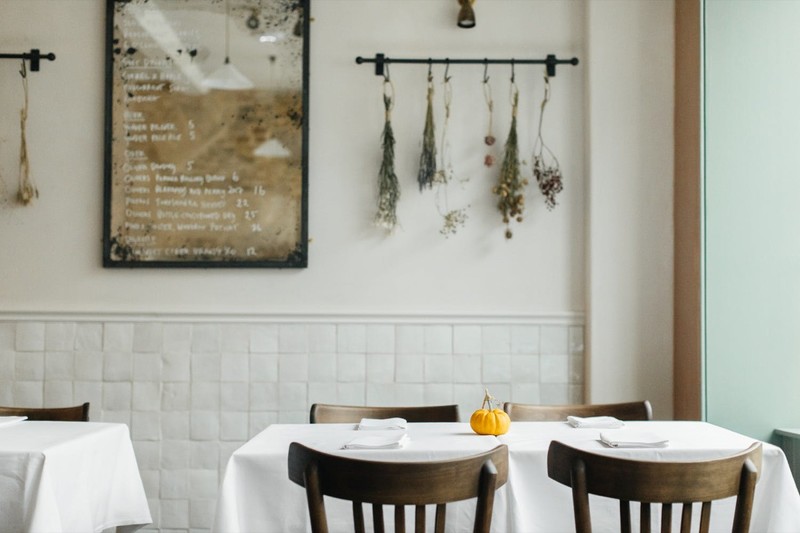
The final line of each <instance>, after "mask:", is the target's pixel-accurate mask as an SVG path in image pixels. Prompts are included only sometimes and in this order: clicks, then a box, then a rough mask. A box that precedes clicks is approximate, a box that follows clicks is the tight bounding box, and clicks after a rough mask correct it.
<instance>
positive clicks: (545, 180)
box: [533, 74, 564, 209]
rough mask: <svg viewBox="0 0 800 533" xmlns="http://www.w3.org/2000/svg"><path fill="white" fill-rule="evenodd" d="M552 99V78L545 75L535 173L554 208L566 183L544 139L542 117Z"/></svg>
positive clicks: (548, 204) (546, 198) (547, 201)
mask: <svg viewBox="0 0 800 533" xmlns="http://www.w3.org/2000/svg"><path fill="white" fill-rule="evenodd" d="M549 101H550V78H549V76H547V74H545V76H544V98H543V99H542V106H541V111H540V113H539V133H538V135H537V136H536V142H534V144H533V175H534V177H536V182H537V183H538V184H539V190H540V191H541V192H542V194H543V195H544V203H545V205H546V206H547V208H548V209H553V208H554V207H555V206H556V204H557V202H556V195H557V194H558V193H560V192H561V191H562V190H564V183H563V181H562V177H561V168H560V167H559V165H558V159H556V156H555V154H553V152H552V151H551V150H550V148H548V147H547V145H546V144H544V141H543V140H542V119H543V118H544V107H545V105H547V102H549Z"/></svg>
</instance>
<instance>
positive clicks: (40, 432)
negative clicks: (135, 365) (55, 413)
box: [0, 421, 152, 533]
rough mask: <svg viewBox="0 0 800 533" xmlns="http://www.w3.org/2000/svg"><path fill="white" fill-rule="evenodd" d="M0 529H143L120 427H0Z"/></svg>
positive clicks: (143, 512)
mask: <svg viewBox="0 0 800 533" xmlns="http://www.w3.org/2000/svg"><path fill="white" fill-rule="evenodd" d="M0 517H2V519H0V531H2V532H6V531H8V532H12V531H13V532H23V531H24V532H47V533H56V532H65V533H66V532H69V533H74V532H82V533H83V532H92V531H102V530H103V529H108V528H112V527H117V526H130V527H128V528H126V529H136V526H142V525H145V524H149V523H150V522H151V521H152V520H151V518H150V510H149V508H148V506H147V499H146V498H145V494H144V488H143V487H142V480H141V477H140V476H139V470H138V468H137V466H136V457H135V456H134V454H133V446H132V445H131V440H130V436H129V433H128V426H126V425H124V424H106V423H95V422H34V421H24V422H19V423H16V424H14V425H10V426H5V427H2V428H0Z"/></svg>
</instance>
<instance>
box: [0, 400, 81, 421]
mask: <svg viewBox="0 0 800 533" xmlns="http://www.w3.org/2000/svg"><path fill="white" fill-rule="evenodd" d="M0 416H27V417H28V420H55V421H64V422H88V421H89V402H86V403H84V404H81V405H75V406H72V407H0Z"/></svg>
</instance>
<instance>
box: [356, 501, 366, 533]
mask: <svg viewBox="0 0 800 533" xmlns="http://www.w3.org/2000/svg"><path fill="white" fill-rule="evenodd" d="M353 529H354V530H355V533H365V527H364V508H363V507H362V506H361V502H353Z"/></svg>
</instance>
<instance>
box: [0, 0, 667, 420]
mask: <svg viewBox="0 0 800 533" xmlns="http://www.w3.org/2000/svg"><path fill="white" fill-rule="evenodd" d="M103 4H104V2H102V1H101V0H58V2H55V1H53V0H3V1H2V7H1V8H0V9H2V17H0V48H2V49H3V50H4V51H6V50H10V51H17V50H25V49H29V48H32V47H38V48H41V49H42V50H43V51H53V52H55V53H56V54H57V55H58V59H57V60H56V61H55V62H53V63H45V64H44V65H43V67H42V71H41V72H39V73H36V74H33V75H31V80H30V83H31V96H30V99H31V112H30V121H29V125H28V141H29V146H30V156H31V164H32V169H33V175H34V178H35V180H36V182H37V184H38V187H39V190H40V192H41V198H40V199H39V201H38V202H37V203H35V204H34V205H33V206H32V207H27V208H21V207H17V206H14V205H7V206H5V207H2V208H0V257H2V261H0V312H2V311H5V312H11V313H13V312H24V311H32V312H40V311H43V312H68V313H69V312H88V313H97V312H99V313H103V312H123V313H133V314H136V313H140V314H150V313H157V314H169V313H193V312H199V313H209V314H218V315H226V314H229V313H256V314H258V313H274V314H281V313H291V314H298V315H300V316H303V315H309V314H314V313H332V314H348V313H351V314H352V313H355V314H358V313H363V314H375V313H377V314H393V315H398V314H399V315H412V316H414V315H431V314H433V315H436V314H450V315H461V314H467V315H482V316H519V315H548V314H550V315H553V314H554V315H564V314H566V315H572V314H573V313H579V314H580V313H582V312H583V311H585V310H587V306H588V310H589V312H590V315H589V317H588V320H587V325H588V327H589V335H588V336H587V341H588V344H587V345H588V348H589V350H591V354H592V362H591V374H590V377H589V379H588V381H589V387H590V390H591V394H592V396H591V399H592V400H595V401H605V400H616V399H628V398H633V397H648V398H650V399H651V400H652V401H653V402H654V405H655V409H656V414H657V416H659V417H668V416H669V415H670V413H671V407H670V406H671V403H672V402H671V357H672V346H671V331H672V325H671V316H672V304H671V302H672V298H671V293H672V267H671V260H672V231H671V217H672V214H671V213H672V194H671V191H672V187H671V183H672V177H671V176H672V163H671V161H672V159H671V158H672V106H673V100H672V58H673V46H672V44H673V43H672V20H673V19H672V8H673V1H672V0H662V1H657V2H640V1H638V0H603V1H599V0H591V1H589V0H586V1H579V0H572V1H559V0H480V1H479V2H477V3H476V9H477V17H478V26H477V27H476V28H475V29H472V30H463V29H459V28H457V27H456V26H455V17H456V13H457V6H456V5H455V2H453V1H451V0H313V7H312V15H313V17H314V22H313V24H312V29H311V43H312V56H311V113H310V125H311V135H310V146H311V148H310V159H311V166H310V209H309V211H310V221H309V222H310V226H309V227H310V232H309V234H310V236H311V237H312V238H313V242H312V243H311V244H310V259H309V268H308V269H307V270H302V271H298V270H286V271H264V270H233V271H218V270H211V271H207V270H186V269H181V270H134V271H127V270H104V269H102V268H101V266H100V264H101V260H100V258H101V226H102V218H101V205H102V151H103V137H102V124H103V107H102V105H103V98H104V95H103V89H102V88H103V75H104V73H103V21H104V7H103ZM376 52H384V53H386V54H389V55H395V56H424V57H426V56H429V55H434V56H452V57H469V56H472V57H509V56H515V57H541V56H544V55H545V54H547V53H556V54H558V55H559V56H564V57H570V56H573V55H574V56H578V57H580V59H581V64H580V65H579V66H578V67H563V68H559V70H558V74H557V76H556V77H555V78H554V79H553V81H552V85H553V98H552V101H551V103H550V104H549V106H548V115H547V117H546V119H545V127H546V130H545V134H546V136H547V137H546V139H547V140H548V141H549V145H550V146H551V148H552V149H553V150H554V151H555V153H556V154H557V155H558V156H559V159H560V161H561V164H562V169H563V171H564V175H565V177H566V190H565V191H564V193H563V194H562V196H561V197H560V202H561V205H560V206H559V207H558V208H557V209H556V210H555V211H553V212H547V211H546V209H545V208H544V206H543V204H542V203H541V202H539V201H535V202H534V201H531V202H530V204H529V212H528V215H527V216H526V220H525V222H524V223H523V224H522V225H521V227H519V228H518V229H517V230H516V232H515V233H516V236H515V237H514V239H512V240H511V241H510V242H506V241H505V240H504V239H503V236H502V233H503V226H502V224H501V223H500V222H499V215H498V214H497V213H496V211H495V209H494V200H493V198H492V197H491V195H490V194H489V189H490V187H491V185H492V182H493V178H492V177H491V176H490V175H489V173H488V172H487V171H486V170H485V169H484V167H483V166H482V163H481V161H482V154H483V145H482V144H481V139H482V137H483V135H484V128H485V124H486V123H485V120H486V118H485V111H484V107H483V106H484V103H483V97H482V93H481V86H480V81H481V77H482V72H481V70H482V69H481V68H480V67H456V66H454V67H453V68H451V74H452V75H453V86H454V101H453V113H454V115H453V117H452V119H451V128H450V131H451V134H452V135H451V142H452V146H453V155H454V161H455V163H456V172H457V173H458V174H459V175H461V176H463V177H469V179H470V181H469V183H468V184H467V185H466V186H465V189H464V190H463V191H459V192H457V193H454V194H453V195H452V197H451V201H452V202H453V204H456V205H460V204H461V202H463V203H469V204H470V205H471V206H472V207H471V211H470V220H469V222H468V226H467V228H465V229H464V230H463V232H462V233H460V234H458V235H456V236H454V237H451V238H450V239H444V238H442V237H441V236H440V235H439V234H438V228H439V219H438V215H437V214H436V210H435V206H434V201H433V198H432V197H430V196H429V195H425V196H422V197H420V195H419V193H418V192H417V191H416V185H415V172H416V161H417V159H418V150H419V139H420V137H421V130H422V122H423V113H424V77H425V67H411V66H407V67H401V66H396V68H393V69H392V77H393V79H394V82H395V86H396V90H397V105H396V108H395V120H394V122H395V133H396V136H397V139H398V147H397V148H398V152H397V153H398V160H397V165H398V169H399V172H400V176H401V179H403V181H404V185H403V191H402V192H403V199H402V204H401V207H400V213H399V214H400V217H401V220H402V224H403V228H402V230H400V231H398V232H397V233H396V234H395V235H393V236H391V237H384V236H383V235H382V234H381V232H380V231H379V230H377V229H375V228H373V227H372V226H371V225H370V222H371V219H372V216H373V212H374V205H375V193H376V186H375V181H376V173H377V169H378V165H379V157H380V154H379V134H380V130H381V127H382V118H383V109H382V104H381V101H380V91H381V86H380V81H381V80H380V78H377V77H375V76H374V75H373V74H372V71H371V68H370V67H369V66H357V65H355V63H354V58H355V56H357V55H367V56H370V55H372V54H374V53H376ZM17 68H18V66H17V65H16V64H15V63H14V62H11V61H2V62H0V176H2V177H3V178H4V180H5V182H6V186H7V188H9V189H13V187H14V183H15V180H16V175H17V163H16V155H17V153H18V126H17V119H18V115H17V113H18V108H19V105H20V102H21V91H20V85H19V78H18V76H17V75H16V72H17ZM436 74H437V77H439V76H441V74H442V71H441V70H437V71H436ZM508 74H509V73H508V70H507V69H500V68H497V69H491V70H490V75H491V76H492V81H493V82H494V94H495V101H496V102H495V109H496V115H495V120H496V130H495V131H496V136H497V137H498V139H499V142H500V143H502V142H503V141H504V139H505V136H506V133H507V128H508V120H509V117H508V113H509V106H508V101H507V97H506V94H507V91H508V86H507V78H508ZM541 76H542V70H541V69H540V68H539V67H525V68H522V67H520V68H518V69H517V81H518V84H519V86H520V90H521V98H522V103H521V108H520V140H521V143H522V146H527V147H530V145H531V143H532V140H533V134H534V131H535V124H536V119H537V118H538V115H537V108H538V102H539V100H540V98H541V92H542V81H541ZM439 94H440V93H439ZM529 151H530V149H529V148H526V149H524V153H525V154H526V157H528V156H527V154H528V153H529ZM495 168H497V167H495ZM586 192H588V193H589V194H586ZM537 194H538V193H536V191H535V190H534V189H533V188H532V187H531V188H530V190H529V198H530V199H531V200H533V198H535V197H536V195H537ZM587 280H588V283H587Z"/></svg>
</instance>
